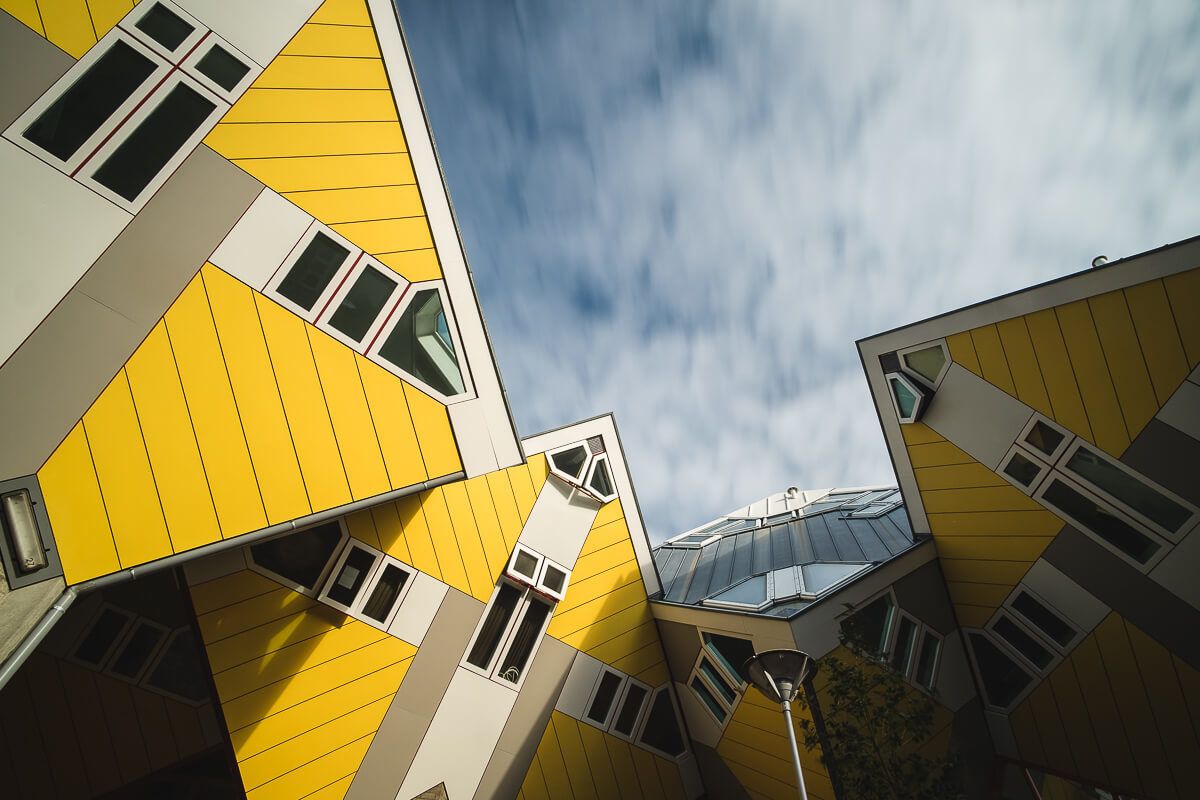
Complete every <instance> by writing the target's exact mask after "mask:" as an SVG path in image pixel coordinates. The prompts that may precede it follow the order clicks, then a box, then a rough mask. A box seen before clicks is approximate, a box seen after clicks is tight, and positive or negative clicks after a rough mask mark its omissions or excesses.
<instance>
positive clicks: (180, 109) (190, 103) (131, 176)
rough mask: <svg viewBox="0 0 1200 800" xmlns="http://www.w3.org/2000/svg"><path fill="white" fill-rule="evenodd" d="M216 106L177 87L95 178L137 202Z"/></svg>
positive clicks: (115, 152)
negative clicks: (138, 197) (139, 196)
mask: <svg viewBox="0 0 1200 800" xmlns="http://www.w3.org/2000/svg"><path fill="white" fill-rule="evenodd" d="M216 107H217V104H216V103H214V102H213V101H211V100H209V99H208V98H206V97H204V96H203V95H201V94H200V93H199V92H197V91H196V90H195V89H193V88H192V87H190V86H188V85H187V84H183V83H181V84H179V85H177V86H176V87H175V88H174V89H172V90H171V91H170V93H168V94H167V96H166V97H165V98H164V99H163V101H162V102H161V103H159V104H158V107H157V108H155V109H154V110H153V111H151V112H150V114H149V116H147V117H146V118H145V119H144V120H142V121H141V122H140V123H139V124H138V126H137V128H136V129H134V131H133V133H131V134H130V135H129V137H128V138H127V139H126V140H125V141H124V142H122V143H121V145H120V147H118V148H117V149H116V150H114V151H113V153H112V155H110V156H109V157H108V158H107V159H106V160H105V161H104V163H103V164H101V165H100V169H98V170H96V172H95V174H94V175H93V176H92V177H93V178H95V179H96V181H97V182H98V183H99V184H100V185H101V186H105V187H107V188H109V189H111V190H112V191H113V192H115V193H116V194H118V195H119V196H121V197H124V198H125V199H126V200H130V201H132V200H134V199H135V198H137V196H138V195H139V194H141V193H142V190H143V189H145V188H146V186H147V185H148V184H149V183H150V181H152V180H154V177H155V176H156V175H158V173H159V172H161V171H162V169H163V167H165V166H166V165H167V162H168V161H170V160H171V159H172V158H174V157H175V155H176V154H177V153H178V152H179V151H180V149H181V148H182V147H183V146H184V145H185V144H186V143H187V140H188V138H189V137H190V136H191V135H192V134H194V133H195V132H196V131H197V130H199V129H200V126H201V125H203V124H204V122H205V120H207V119H208V117H209V115H210V114H212V112H213V111H214V110H215V109H216Z"/></svg>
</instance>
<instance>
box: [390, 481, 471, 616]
mask: <svg viewBox="0 0 1200 800" xmlns="http://www.w3.org/2000/svg"><path fill="white" fill-rule="evenodd" d="M417 497H420V498H421V511H422V512H423V513H424V514H425V524H426V525H428V526H429V538H430V540H431V541H432V542H433V549H434V552H435V553H436V554H437V562H438V565H439V566H440V567H441V568H442V581H443V582H445V583H448V584H450V585H451V586H453V587H454V588H455V589H458V590H459V591H460V592H465V593H466V594H470V595H473V596H474V592H473V591H472V589H471V581H470V578H468V576H467V568H466V564H465V562H464V556H463V554H462V551H461V550H460V549H459V545H458V539H457V538H456V537H455V535H454V524H453V523H452V522H451V521H450V509H449V508H448V507H447V505H446V493H445V490H444V487H441V486H439V487H437V488H434V489H430V490H429V491H427V492H421V493H420V494H419V495H417ZM409 546H410V548H411V546H412V542H411V539H410V541H409ZM414 566H415V565H414ZM488 594H489V596H490V594H491V593H490V591H489V593H488Z"/></svg>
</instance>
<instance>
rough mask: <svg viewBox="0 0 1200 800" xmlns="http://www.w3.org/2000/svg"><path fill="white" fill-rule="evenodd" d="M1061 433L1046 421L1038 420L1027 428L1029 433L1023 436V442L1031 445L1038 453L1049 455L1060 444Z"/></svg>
mask: <svg viewBox="0 0 1200 800" xmlns="http://www.w3.org/2000/svg"><path fill="white" fill-rule="evenodd" d="M1062 440H1063V435H1062V434H1061V433H1059V432H1058V431H1056V430H1054V428H1051V427H1050V426H1049V425H1047V424H1046V423H1044V422H1042V421H1041V420H1038V421H1037V422H1035V423H1033V427H1032V428H1030V429H1029V433H1028V434H1026V436H1025V443H1026V444H1029V445H1031V446H1033V448H1034V449H1036V450H1037V451H1038V452H1040V453H1044V454H1045V455H1047V456H1049V455H1051V454H1052V453H1053V452H1054V450H1055V449H1056V448H1057V447H1058V446H1059V445H1060V444H1062Z"/></svg>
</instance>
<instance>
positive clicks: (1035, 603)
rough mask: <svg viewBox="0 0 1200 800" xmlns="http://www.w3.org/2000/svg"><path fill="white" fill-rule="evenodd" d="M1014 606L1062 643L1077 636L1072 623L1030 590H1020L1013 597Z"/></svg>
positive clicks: (1064, 643) (1043, 631) (1066, 642)
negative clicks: (1066, 620)
mask: <svg viewBox="0 0 1200 800" xmlns="http://www.w3.org/2000/svg"><path fill="white" fill-rule="evenodd" d="M1013 608H1014V609H1016V610H1017V611H1018V612H1020V614H1021V616H1023V617H1025V619H1027V620H1029V621H1030V622H1032V623H1033V624H1034V625H1036V626H1037V627H1038V628H1040V629H1041V631H1042V633H1044V634H1046V635H1047V636H1049V637H1050V638H1051V639H1053V640H1054V641H1056V642H1058V643H1059V644H1061V645H1066V644H1069V643H1070V641H1071V640H1072V639H1074V638H1075V631H1074V629H1072V628H1071V626H1070V625H1068V624H1067V623H1065V622H1063V621H1062V619H1061V618H1059V616H1058V615H1057V614H1055V613H1054V612H1053V611H1051V610H1050V609H1048V608H1046V606H1045V605H1043V604H1042V603H1041V602H1040V601H1039V600H1037V599H1036V598H1035V597H1033V596H1032V595H1030V594H1029V593H1028V592H1020V593H1019V594H1017V596H1016V597H1014V598H1013Z"/></svg>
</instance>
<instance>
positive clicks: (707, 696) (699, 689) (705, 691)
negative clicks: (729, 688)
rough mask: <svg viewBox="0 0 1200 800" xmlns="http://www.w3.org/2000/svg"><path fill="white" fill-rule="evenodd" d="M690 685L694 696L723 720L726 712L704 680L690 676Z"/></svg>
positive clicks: (643, 735) (644, 736)
mask: <svg viewBox="0 0 1200 800" xmlns="http://www.w3.org/2000/svg"><path fill="white" fill-rule="evenodd" d="M690 685H691V687H692V691H693V692H695V693H696V696H697V697H699V698H700V702H702V703H704V705H706V706H708V710H709V711H711V712H712V713H713V716H714V717H716V718H717V719H718V720H719V721H721V722H724V721H725V717H726V716H727V712H726V711H725V709H724V708H723V707H722V706H721V704H720V703H719V702H717V698H716V697H715V696H714V695H713V693H712V692H711V691H710V690H709V688H708V686H706V685H705V683H704V681H702V680H700V679H699V678H692V682H691V684H690ZM646 727H647V729H648V728H649V727H650V726H649V724H647V725H646ZM645 738H646V735H645V734H644V733H643V734H642V739H643V740H645Z"/></svg>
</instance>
